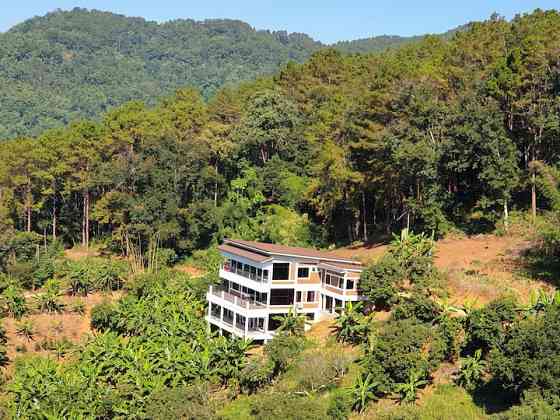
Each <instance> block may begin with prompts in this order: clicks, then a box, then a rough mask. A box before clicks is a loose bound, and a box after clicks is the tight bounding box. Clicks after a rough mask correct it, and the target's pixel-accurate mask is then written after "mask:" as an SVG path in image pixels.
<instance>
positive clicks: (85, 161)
mask: <svg viewBox="0 0 560 420" xmlns="http://www.w3.org/2000/svg"><path fill="white" fill-rule="evenodd" d="M559 28H560V15H559V14H558V13H557V12H555V11H550V12H542V11H536V12H535V13H533V14H530V15H525V16H521V17H518V18H516V19H514V20H513V21H512V22H507V21H505V20H502V19H497V18H495V19H491V20H489V21H487V22H484V23H478V24H473V25H472V26H471V27H470V29H468V30H466V31H462V32H458V33H457V34H455V35H454V37H453V38H452V39H451V40H449V41H447V40H445V39H442V38H438V37H429V38H426V39H425V40H423V41H421V42H419V43H416V44H412V45H409V46H406V47H403V48H400V49H395V50H390V51H388V52H385V53H382V54H375V55H350V56H345V55H343V54H341V53H339V52H336V51H333V50H325V51H321V52H318V53H316V54H315V55H313V57H312V58H311V59H310V60H309V61H308V62H306V63H305V64H303V65H297V64H289V65H287V66H286V67H284V68H283V69H282V70H281V71H280V72H279V73H277V74H276V75H275V76H274V78H270V79H261V80H258V81H255V82H252V83H246V84H243V85H241V86H239V87H236V88H227V89H223V90H220V91H218V92H217V94H216V95H215V96H213V97H212V98H211V100H210V101H209V102H208V103H206V102H205V101H204V100H203V97H202V96H201V95H200V94H199V93H198V92H197V91H195V90H192V89H186V90H181V91H179V92H177V93H176V94H175V95H172V96H170V97H168V98H167V99H165V100H164V101H162V102H160V103H159V104H158V105H157V106H156V107H153V108H152V107H149V106H147V105H145V104H144V103H141V102H132V103H128V104H126V105H124V106H122V107H120V108H116V109H115V110H112V111H111V112H109V113H108V114H106V115H105V116H104V118H103V120H102V121H100V122H96V121H87V120H83V121H80V122H76V123H74V124H72V125H70V126H69V127H67V128H64V129H57V130H54V131H47V132H45V133H44V134H43V135H41V136H40V138H39V139H36V140H35V139H17V140H16V141H8V142H4V144H3V145H2V146H1V147H2V149H1V154H2V161H1V162H0V188H1V189H0V192H1V203H0V204H1V207H0V209H1V210H2V211H1V212H0V214H2V215H3V218H2V223H3V225H4V226H6V227H7V226H13V227H15V228H18V229H23V230H28V231H36V232H38V233H42V232H52V233H53V234H56V236H58V237H62V238H63V239H64V241H65V242H68V243H73V242H78V241H84V242H87V241H88V238H89V237H90V236H93V237H95V238H98V239H103V240H106V241H108V243H113V242H114V241H116V242H117V243H118V242H119V241H120V240H122V238H123V236H122V235H123V234H125V233H127V234H131V235H134V236H138V235H139V236H141V237H143V238H144V239H145V240H148V239H149V238H150V237H151V236H152V235H155V234H157V235H159V237H160V238H161V240H162V242H163V244H164V245H165V246H167V247H171V248H174V249H175V250H176V251H177V252H178V253H181V254H182V253H189V252H191V251H193V250H195V249H198V248H204V247H206V246H208V245H209V244H210V243H212V242H213V241H215V240H218V239H220V238H221V237H223V236H224V235H228V236H237V237H243V238H245V239H261V240H273V241H278V242H286V243H310V242H314V243H333V242H339V243H340V242H352V241H355V240H367V239H369V238H370V237H371V233H372V232H379V231H384V232H390V231H392V230H397V231H398V230H399V229H400V228H401V227H403V226H407V225H410V226H411V227H414V228H415V229H416V230H422V231H425V230H427V231H435V232H439V233H441V232H445V231H447V230H449V229H451V228H454V227H459V228H462V227H467V228H468V229H472V228H473V226H478V227H481V226H484V225H485V224H487V225H489V226H493V225H494V223H496V222H499V221H500V220H503V216H504V215H506V216H507V210H508V207H511V206H512V205H513V206H514V207H517V208H526V207H527V206H532V207H533V208H534V209H536V207H537V205H542V206H545V207H546V205H547V204H546V202H542V201H540V199H538V198H537V188H538V183H537V182H536V178H535V176H534V171H533V172H531V171H532V170H533V169H531V168H533V167H534V166H532V164H531V162H532V161H541V160H542V161H544V162H545V163H546V164H552V165H555V164H557V162H558V157H559V156H560V149H559V148H558V144H557V142H556V139H557V138H558V137H559V136H558V135H559V134H560V133H559V131H560V128H559V127H560V124H559V120H560V112H559V108H558V101H557V97H558V84H557V82H556V81H557V80H558V77H559V74H560V73H559V72H560V70H559V68H560V67H559V65H558V55H557V54H556V52H557V49H558V47H559V45H560V44H559V43H560V30H559ZM531 196H532V199H531ZM535 211H536V210H535ZM473 221H476V224H473V223H472V222H473Z"/></svg>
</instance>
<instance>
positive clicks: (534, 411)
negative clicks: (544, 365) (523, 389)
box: [496, 392, 560, 420]
mask: <svg viewBox="0 0 560 420" xmlns="http://www.w3.org/2000/svg"><path fill="white" fill-rule="evenodd" d="M496 418H497V419H500V420H550V419H558V418H560V399H559V398H558V397H555V398H553V401H547V400H545V399H544V398H543V397H542V396H541V395H540V394H539V393H538V392H529V393H526V394H525V395H524V396H523V400H522V401H521V405H518V406H515V407H512V408H511V409H510V410H508V411H506V412H505V413H501V414H498V415H497V416H496Z"/></svg>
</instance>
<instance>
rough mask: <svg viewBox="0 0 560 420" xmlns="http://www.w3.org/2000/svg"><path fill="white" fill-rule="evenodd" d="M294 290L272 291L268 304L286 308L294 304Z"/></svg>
mask: <svg viewBox="0 0 560 420" xmlns="http://www.w3.org/2000/svg"><path fill="white" fill-rule="evenodd" d="M294 295H295V293H294V289H272V290H271V291H270V304H271V305H282V306H288V305H293V304H294Z"/></svg>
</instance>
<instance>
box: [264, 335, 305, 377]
mask: <svg viewBox="0 0 560 420" xmlns="http://www.w3.org/2000/svg"><path fill="white" fill-rule="evenodd" d="M304 348H305V338H303V337H301V336H299V335H289V334H285V333H280V334H275V335H274V338H273V339H272V340H271V341H269V342H268V343H267V344H266V345H265V347H264V353H265V355H266V356H267V357H268V358H269V359H270V361H271V362H272V363H273V365H274V372H275V374H277V373H279V372H283V371H285V370H286V368H287V367H288V366H289V364H290V363H291V362H292V361H293V360H294V359H295V358H296V357H297V356H298V355H299V354H300V353H301V352H302V351H303V349H304Z"/></svg>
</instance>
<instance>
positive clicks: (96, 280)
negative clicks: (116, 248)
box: [60, 258, 128, 296]
mask: <svg viewBox="0 0 560 420" xmlns="http://www.w3.org/2000/svg"><path fill="white" fill-rule="evenodd" d="M127 272H128V268H127V265H126V263H124V262H122V261H115V260H111V259H107V258H88V259H85V260H80V261H67V262H66V263H65V264H64V266H63V267H62V269H61V273H60V274H61V277H62V279H63V280H64V281H65V282H66V283H67V284H68V286H69V287H70V291H71V293H72V294H74V295H77V294H81V295H83V296H87V295H88V293H90V292H91V291H93V290H99V291H111V290H120V289H122V287H123V284H124V279H125V277H126V275H127Z"/></svg>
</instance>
